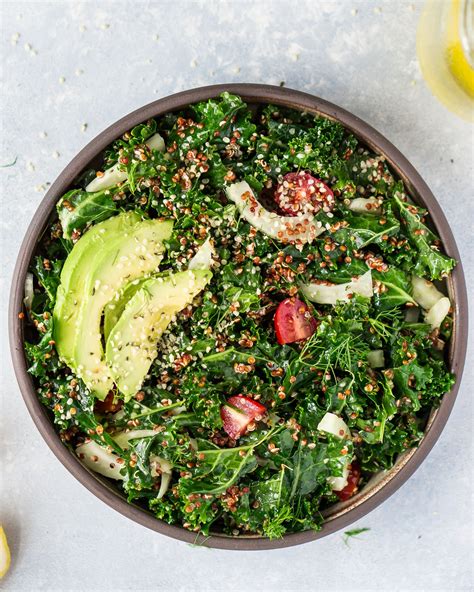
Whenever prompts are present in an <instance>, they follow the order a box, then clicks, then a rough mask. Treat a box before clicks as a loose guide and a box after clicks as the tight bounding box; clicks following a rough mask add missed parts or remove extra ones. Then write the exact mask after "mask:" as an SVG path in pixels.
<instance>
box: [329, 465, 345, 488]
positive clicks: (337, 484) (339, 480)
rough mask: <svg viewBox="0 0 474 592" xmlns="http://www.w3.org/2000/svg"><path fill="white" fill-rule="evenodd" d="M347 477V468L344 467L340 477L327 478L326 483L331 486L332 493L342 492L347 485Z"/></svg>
mask: <svg viewBox="0 0 474 592" xmlns="http://www.w3.org/2000/svg"><path fill="white" fill-rule="evenodd" d="M348 477H349V467H348V466H347V465H346V466H345V467H344V468H343V469H342V475H341V476H340V477H328V483H329V484H330V485H331V488H332V490H333V491H342V490H343V489H344V487H345V486H346V485H347V479H348Z"/></svg>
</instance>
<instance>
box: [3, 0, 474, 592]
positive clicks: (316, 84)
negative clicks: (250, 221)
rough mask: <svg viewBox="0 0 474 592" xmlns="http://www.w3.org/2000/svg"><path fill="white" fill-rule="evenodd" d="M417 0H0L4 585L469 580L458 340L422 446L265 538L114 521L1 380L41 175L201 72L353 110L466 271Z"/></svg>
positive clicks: (449, 125) (48, 177) (470, 270)
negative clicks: (443, 396) (7, 561)
mask: <svg viewBox="0 0 474 592" xmlns="http://www.w3.org/2000/svg"><path fill="white" fill-rule="evenodd" d="M420 8H421V2H419V1H418V2H417V1H412V2H405V1H402V0H397V1H395V0H394V1H391V2H384V1H374V2H372V1H359V2H358V1H356V0H335V1H333V2H320V1H316V0H314V1H310V0H308V1H289V0H286V1H283V0H282V1H277V0H274V1H269V0H259V1H245V0H240V1H237V0H235V1H225V0H222V1H217V0H206V1H202V2H193V1H186V0H175V1H174V2H173V1H166V2H158V1H155V2H143V1H135V2H134V1H132V0H130V1H115V2H108V1H97V0H96V1H94V2H76V1H56V2H20V1H18V0H17V1H15V2H5V1H3V2H1V11H2V19H1V35H0V46H1V54H2V62H3V81H2V86H3V87H2V90H1V96H2V99H1V103H2V128H3V129H2V134H1V152H0V164H2V165H5V164H8V163H10V162H12V161H13V160H14V159H15V158H16V159H17V160H16V164H15V165H14V166H11V167H9V168H1V169H0V180H1V184H2V187H1V193H0V210H1V212H0V213H1V217H0V228H1V260H2V262H1V267H0V272H1V281H2V286H1V290H0V297H1V309H2V329H4V330H2V332H1V347H2V350H1V354H2V355H1V360H2V379H1V388H2V392H1V420H2V427H1V446H0V459H1V504H0V521H1V522H3V524H4V525H5V528H6V530H7V533H8V537H9V540H10V545H11V549H12V555H13V563H12V568H11V572H10V574H9V575H8V577H7V578H6V579H5V580H4V581H3V582H2V584H0V588H2V587H3V589H5V590H9V591H18V592H20V591H21V592H28V591H33V590H47V591H51V592H52V591H61V592H65V591H68V590H87V591H92V590H97V591H99V590H100V591H103V592H105V591H114V592H115V591H118V590H160V591H161V590H162V591H170V592H175V591H180V590H183V591H184V590H185V591H204V590H209V591H221V590H226V591H229V592H230V591H240V590H242V591H243V590H251V589H257V590H261V591H262V592H263V591H270V590H272V591H273V590H274V591H290V590H295V591H296V590H298V591H300V592H304V591H310V590H320V591H335V590H341V591H342V590H344V591H347V590H379V591H380V590H390V591H391V590H472V587H473V576H472V563H471V561H472V488H473V483H474V480H473V471H472V392H473V387H474V382H473V376H472V363H473V359H472V348H471V356H470V358H469V361H468V364H467V370H466V373H465V376H464V380H463V384H462V387H461V390H460V393H459V398H458V401H457V402H456V406H455V408H454V411H453V413H452V416H451V418H450V420H449V423H448V425H447V427H446V429H445V431H444V433H443V435H442V436H441V438H440V440H439V442H438V444H437V445H436V446H435V448H434V450H433V452H432V453H431V454H430V456H429V458H428V459H427V460H426V462H425V463H424V464H423V466H422V467H421V468H420V469H419V470H418V472H417V473H416V474H415V475H414V476H413V477H412V478H411V479H410V481H409V482H408V483H407V484H406V485H405V486H404V487H402V489H401V490H399V491H398V492H397V493H396V494H395V495H394V496H393V497H391V498H390V499H389V500H388V501H387V502H386V503H385V504H384V505H383V506H382V507H379V508H378V509H377V510H375V511H374V512H372V513H371V514H370V515H368V516H366V517H365V518H364V519H363V520H361V521H360V523H359V524H358V525H357V526H360V527H370V528H371V530H370V532H367V533H365V534H364V535H363V536H362V537H361V538H360V539H359V540H354V541H352V542H351V544H350V547H347V546H346V545H344V543H343V538H342V533H336V534H334V535H332V536H330V537H327V538H325V539H323V540H321V541H318V542H314V543H312V544H307V545H305V546H303V547H295V548H291V549H287V550H281V551H272V552H260V553H252V552H242V553H239V554H235V553H232V552H230V551H217V550H207V549H199V548H192V547H190V546H188V545H186V544H184V543H180V542H177V541H174V540H171V539H167V538H165V537H163V536H160V535H158V534H156V533H154V532H150V531H148V530H146V529H144V528H142V527H141V526H138V525H137V524H134V523H132V522H130V521H128V520H127V519H126V518H123V517H122V516H120V515H119V514H117V513H115V512H114V511H113V510H111V509H109V508H108V507H107V506H105V505H104V504H102V503H101V502H99V501H98V500H96V499H95V498H94V497H93V496H92V495H91V494H90V493H88V491H86V490H85V489H84V488H83V487H82V486H81V485H80V484H79V483H78V482H76V481H75V480H74V479H73V477H71V476H70V475H69V474H68V473H67V472H66V470H65V469H64V468H63V467H62V466H61V465H60V464H59V462H58V461H57V460H56V459H55V458H54V457H53V455H52V453H51V452H50V451H49V449H48V448H47V447H46V445H45V443H44V442H43V441H42V439H41V437H40V436H39V434H38V433H37V431H36V429H35V428H34V425H33V422H32V421H31V419H30V417H29V415H28V413H27V411H26V408H25V406H24V404H23V402H22V400H21V398H20V394H19V390H18V387H17V384H16V382H15V379H14V376H13V371H12V369H11V364H10V361H9V351H8V344H7V338H6V325H5V319H6V303H7V296H8V290H9V282H10V277H11V273H12V270H13V265H14V261H15V257H16V254H17V251H18V248H19V245H20V241H21V238H22V235H23V233H24V231H25V230H26V227H27V225H28V223H29V221H30V219H31V217H32V215H33V213H34V211H35V209H36V207H37V205H38V204H39V202H40V200H41V198H42V193H43V191H44V188H45V187H46V186H47V184H48V183H49V182H52V181H53V180H54V178H55V177H56V176H57V175H58V173H59V172H60V171H61V169H62V168H63V167H64V166H65V164H66V163H67V162H68V161H69V160H70V159H71V158H72V157H73V156H74V155H75V154H76V153H77V151H78V150H79V149H80V148H82V147H83V146H84V145H85V143H86V142H88V141H89V140H90V139H91V138H92V137H93V136H94V135H95V134H97V133H98V132H99V131H101V130H102V129H103V128H104V127H106V126H108V125H109V124H110V123H112V122H113V121H114V120H116V119H117V118H119V117H121V116H122V115H124V114H126V113H128V112H129V111H130V110H132V109H135V108H137V107H139V106H141V105H143V104H145V103H147V102H150V101H152V100H154V99H156V98H158V97H161V96H165V95H167V94H169V93H172V92H175V91H178V90H182V89H185V88H190V87H195V86H200V85H204V84H209V83H217V82H234V81H235V82H236V81H248V82H265V83H273V84H278V83H279V82H280V81H285V83H286V85H287V86H289V87H293V88H297V89H301V90H305V91H308V92H311V93H314V94H317V95H320V96H322V97H324V98H326V99H329V100H330V101H333V102H335V103H338V104H340V105H341V106H343V107H345V108H346V109H349V110H351V111H353V112H354V113H356V114H357V115H359V116H360V117H362V118H363V119H365V120H367V121H368V122H370V123H371V124H372V125H374V126H375V127H376V128H378V129H379V130H380V131H381V132H382V133H384V134H385V135H386V136H387V137H388V138H390V139H391V140H392V141H393V142H394V143H395V145H397V146H398V147H399V148H400V149H401V150H402V152H404V153H405V155H406V156H407V157H408V158H409V159H410V160H411V161H412V162H413V164H414V165H415V167H417V168H418V170H419V171H420V173H421V174H422V176H423V177H424V178H425V179H426V181H427V182H428V184H429V185H430V186H431V188H432V189H433V191H434V193H435V194H436V195H437V197H438V199H439V201H440V203H441V205H442V207H443V209H444V212H445V213H446V215H447V217H448V219H449V221H450V223H451V224H452V227H453V229H454V233H455V235H456V238H457V241H458V245H459V247H460V250H461V254H462V258H463V263H464V266H465V270H466V273H467V276H468V281H469V284H470V288H471V290H472V289H473V288H474V283H473V279H474V277H473V276H474V255H473V253H474V244H473V231H472V220H473V215H474V211H473V207H472V198H473V195H472V181H473V179H472V156H473V128H472V127H469V126H468V125H467V124H465V123H463V122H462V121H460V120H459V119H457V118H456V117H455V116H453V115H451V114H450V113H449V112H448V111H446V110H445V109H444V107H442V106H441V105H440V104H439V103H438V102H437V101H436V100H435V99H434V98H433V97H432V96H431V94H430V92H429V90H428V89H427V88H426V86H425V84H424V83H423V80H422V78H421V75H420V72H419V68H418V63H417V59H416V53H415V33H416V24H417V20H418V17H419V13H420Z"/></svg>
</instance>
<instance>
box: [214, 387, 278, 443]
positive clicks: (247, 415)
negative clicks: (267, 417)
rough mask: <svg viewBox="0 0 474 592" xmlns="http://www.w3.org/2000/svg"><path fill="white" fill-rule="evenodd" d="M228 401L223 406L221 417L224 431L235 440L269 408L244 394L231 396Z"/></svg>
mask: <svg viewBox="0 0 474 592" xmlns="http://www.w3.org/2000/svg"><path fill="white" fill-rule="evenodd" d="M227 403H228V404H227V405H223V406H222V408H221V419H222V423H223V424H224V431H225V432H226V433H227V434H228V435H229V436H230V437H231V438H233V439H234V440H237V438H239V437H240V436H242V434H244V433H245V432H246V431H247V427H248V425H249V424H250V423H251V422H252V421H254V419H258V418H260V417H261V416H262V415H263V414H264V413H265V412H266V410H267V409H266V407H265V406H264V405H262V404H261V403H258V401H255V400H254V399H251V398H250V397H245V396H244V395H236V396H235V397H230V399H229V400H228V401H227Z"/></svg>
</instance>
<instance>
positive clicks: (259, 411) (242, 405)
mask: <svg viewBox="0 0 474 592" xmlns="http://www.w3.org/2000/svg"><path fill="white" fill-rule="evenodd" d="M227 403H229V405H232V407H236V408H237V409H239V410H240V411H242V413H245V415H247V416H248V417H250V418H252V419H255V418H256V417H258V416H259V415H263V414H264V413H265V412H266V410H267V408H266V407H265V405H262V404H261V403H259V402H258V401H255V399H251V398H250V397H246V396H245V395H236V396H235V397H231V398H230V399H228V401H227Z"/></svg>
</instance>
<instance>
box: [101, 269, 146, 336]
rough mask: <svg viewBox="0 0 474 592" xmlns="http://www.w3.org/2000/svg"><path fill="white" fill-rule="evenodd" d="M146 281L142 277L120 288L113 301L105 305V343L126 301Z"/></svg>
mask: <svg viewBox="0 0 474 592" xmlns="http://www.w3.org/2000/svg"><path fill="white" fill-rule="evenodd" d="M148 279H149V278H148V277H144V278H139V279H137V280H133V282H130V283H129V284H127V285H126V286H125V287H124V288H122V290H120V292H117V293H116V294H115V297H114V299H113V300H111V301H110V302H109V303H108V304H106V306H105V308H104V339H105V342H106V343H107V339H108V337H109V335H110V332H111V331H112V329H113V328H114V326H115V325H116V324H117V321H118V320H119V318H120V317H121V315H122V313H123V311H124V310H125V307H126V306H127V303H128V301H129V300H130V298H131V297H132V296H133V295H134V294H135V292H137V290H139V289H140V288H141V286H142V285H143V282H146V281H147V280H148Z"/></svg>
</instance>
